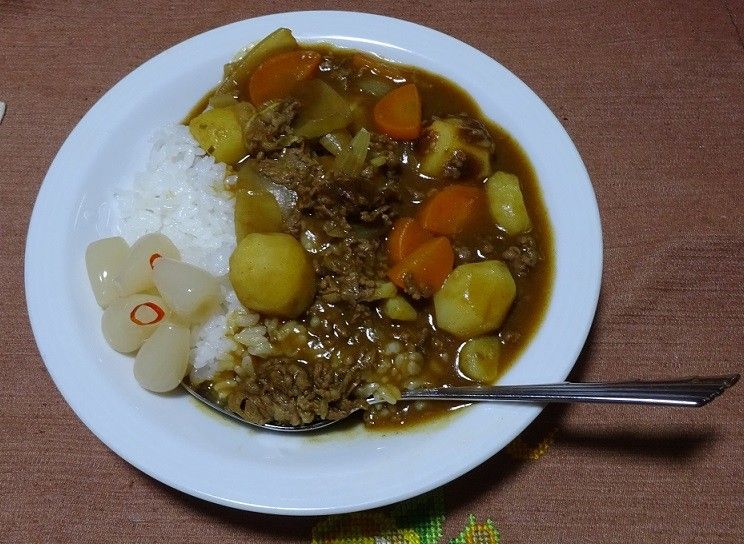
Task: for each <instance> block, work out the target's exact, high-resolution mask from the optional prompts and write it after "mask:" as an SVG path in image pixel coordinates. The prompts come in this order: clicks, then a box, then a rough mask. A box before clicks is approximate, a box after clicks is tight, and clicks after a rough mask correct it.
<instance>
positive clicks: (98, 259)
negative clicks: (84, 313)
mask: <svg viewBox="0 0 744 544" xmlns="http://www.w3.org/2000/svg"><path fill="white" fill-rule="evenodd" d="M128 254H129V244H127V242H126V241H125V240H124V238H121V237H120V236H116V237H114V238H104V239H103V240H98V241H96V242H93V243H92V244H90V245H89V246H88V248H87V249H86V250H85V267H86V268H87V270H88V279H89V280H90V286H91V288H92V289H93V295H94V296H95V297H96V302H97V303H98V304H99V305H100V306H101V307H102V308H105V307H106V306H108V305H109V304H111V302H113V301H114V299H116V298H118V297H119V287H118V285H117V283H116V282H115V281H114V280H115V278H116V276H118V275H119V272H120V271H121V269H122V267H123V266H124V262H125V261H126V258H127V255H128Z"/></svg>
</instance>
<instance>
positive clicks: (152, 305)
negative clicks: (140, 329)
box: [129, 302, 165, 325]
mask: <svg viewBox="0 0 744 544" xmlns="http://www.w3.org/2000/svg"><path fill="white" fill-rule="evenodd" d="M142 306H147V307H148V308H150V309H151V310H152V311H153V312H155V319H153V320H152V321H140V320H139V319H137V315H136V314H137V310H139V309H140V308H142ZM163 317H165V311H164V310H163V309H162V308H161V307H160V306H158V305H157V304H155V303H154V302H143V303H142V304H137V306H135V307H134V309H133V310H132V311H131V312H130V313H129V319H131V320H132V323H134V324H135V325H153V324H155V323H157V322H158V321H160V320H161V319H163Z"/></svg>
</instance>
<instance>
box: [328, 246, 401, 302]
mask: <svg viewBox="0 0 744 544" xmlns="http://www.w3.org/2000/svg"><path fill="white" fill-rule="evenodd" d="M314 263H315V271H316V273H317V275H318V278H319V281H318V295H317V296H318V297H320V299H321V300H323V301H325V302H330V303H338V302H342V301H343V302H347V303H350V304H352V305H354V304H356V303H362V302H367V301H370V300H372V298H373V293H374V292H375V289H376V287H377V285H378V284H379V283H380V280H381V278H382V277H383V276H384V274H385V270H386V263H387V257H386V254H385V248H384V246H383V244H382V243H381V242H380V240H377V239H365V238H357V237H355V236H354V235H353V234H352V233H349V235H348V236H346V237H344V238H341V239H338V240H335V241H334V243H332V244H330V245H329V247H328V248H327V249H326V250H324V251H321V252H320V253H318V254H316V255H315V260H314Z"/></svg>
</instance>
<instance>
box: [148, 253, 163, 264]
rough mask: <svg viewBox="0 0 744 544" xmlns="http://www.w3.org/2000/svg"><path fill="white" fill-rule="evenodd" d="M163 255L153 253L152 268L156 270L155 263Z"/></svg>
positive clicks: (151, 258)
mask: <svg viewBox="0 0 744 544" xmlns="http://www.w3.org/2000/svg"><path fill="white" fill-rule="evenodd" d="M160 257H162V255H161V254H160V253H153V254H152V255H150V268H155V261H157V260H158V259H159V258H160Z"/></svg>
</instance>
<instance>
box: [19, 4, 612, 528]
mask: <svg viewBox="0 0 744 544" xmlns="http://www.w3.org/2000/svg"><path fill="white" fill-rule="evenodd" d="M303 16H314V17H317V16H329V17H339V16H341V17H350V16H351V17H363V18H370V19H374V20H376V21H377V22H380V23H384V22H386V21H394V22H395V23H396V24H401V23H403V24H405V25H412V26H413V27H416V28H417V29H418V30H419V31H422V32H425V33H427V34H431V33H434V35H436V36H437V37H438V38H439V39H444V40H446V41H454V42H456V43H457V44H459V46H461V47H464V48H466V49H467V50H469V53H470V54H473V55H477V56H480V57H483V58H485V59H486V60H487V61H488V62H490V63H493V64H495V66H498V67H499V68H500V69H503V70H505V71H506V72H508V74H509V75H510V76H511V77H512V78H513V79H514V80H516V82H518V83H520V84H521V85H523V87H524V89H525V90H526V91H527V92H529V93H530V94H531V95H532V98H533V99H536V100H538V101H539V102H540V103H541V104H542V105H543V106H544V108H545V110H546V111H547V112H548V113H549V115H550V116H552V117H553V119H554V120H555V122H556V123H557V125H558V127H560V129H561V130H562V131H563V133H564V135H565V137H566V138H567V140H568V142H569V143H570V145H571V147H572V149H573V151H574V152H575V157H574V158H575V160H577V161H578V163H577V164H578V165H579V166H580V168H581V169H583V173H584V176H585V179H586V181H587V185H588V187H587V188H588V190H589V192H590V193H591V197H592V201H593V204H594V206H593V211H594V212H595V214H594V215H595V216H596V217H595V221H596V225H597V226H598V229H599V232H598V233H597V234H598V236H597V240H596V242H597V246H596V247H595V251H594V254H595V255H596V257H597V262H596V263H595V265H596V271H597V272H596V278H595V281H594V283H593V285H592V286H591V287H592V292H591V293H590V294H589V296H590V299H591V301H592V303H591V308H589V312H588V313H589V314H590V317H589V319H588V320H587V323H584V324H582V327H583V328H582V330H581V333H580V334H577V335H576V337H577V338H580V341H579V342H578V349H577V351H576V353H575V356H573V357H572V359H573V362H572V363H571V365H570V366H569V368H568V370H567V371H566V372H565V375H564V376H563V378H565V377H566V376H567V375H568V373H570V371H571V370H572V369H573V367H574V366H575V363H576V359H577V358H578V356H579V354H580V352H581V349H582V347H583V346H584V344H585V342H586V339H587V337H588V334H589V330H590V328H591V325H592V322H593V319H594V316H595V314H596V309H597V303H598V300H599V293H600V289H601V276H602V268H603V266H602V264H603V263H602V260H603V245H602V235H601V221H600V217H599V207H598V204H597V200H596V194H595V193H594V188H593V186H592V185H591V181H590V178H589V174H588V172H587V171H586V167H585V165H584V163H583V161H582V159H581V156H580V155H579V153H578V150H577V148H576V145H575V144H574V142H573V141H572V139H571V138H570V136H569V135H568V133H567V132H566V130H565V128H564V127H563V126H562V125H561V124H560V122H559V121H558V119H557V118H556V116H555V114H553V113H552V111H551V110H550V109H549V108H548V107H547V106H546V105H545V104H544V102H543V101H542V99H541V98H540V97H539V96H538V95H537V94H535V93H534V91H532V90H531V89H530V88H529V87H528V86H527V85H526V84H524V82H522V81H521V79H519V78H518V77H517V76H516V75H514V74H513V73H512V72H511V71H509V70H508V69H507V68H505V67H504V66H503V65H502V64H501V63H499V62H498V61H496V60H495V59H493V58H491V57H489V56H488V55H486V54H485V53H483V52H481V51H479V50H477V49H475V48H474V47H472V46H470V45H468V44H466V43H464V42H462V41H460V40H458V39H457V38H454V37H452V36H449V35H447V34H444V33H442V32H440V31H438V30H435V29H432V28H429V27H426V26H423V25H419V24H417V23H413V22H410V21H406V20H403V19H397V18H393V17H387V16H383V15H376V14H370V13H362V12H355V11H324V10H317V11H316V10H313V11H293V12H286V13H275V14H269V15H263V16H260V17H254V18H249V19H244V20H241V21H235V22H232V23H229V24H227V25H223V26H218V27H215V28H212V29H210V30H207V31H205V32H201V33H199V34H196V35H194V36H191V37H189V38H187V39H185V40H183V41H181V42H179V43H177V44H174V45H172V46H171V47H169V48H167V49H166V50H164V51H162V52H160V53H158V54H157V55H155V56H153V57H151V58H150V59H148V60H146V61H145V62H143V63H142V64H140V65H139V66H138V67H137V68H135V69H134V70H132V71H131V72H129V73H128V74H126V75H125V76H124V77H123V78H121V79H120V80H119V81H118V82H117V83H116V84H115V85H113V86H112V87H111V88H110V89H108V90H107V91H106V92H105V93H104V94H103V95H102V96H101V97H100V98H99V99H98V100H96V102H95V103H94V104H93V105H92V106H91V107H90V108H89V109H88V111H86V113H85V114H84V115H83V117H82V118H81V119H80V121H79V122H78V123H77V124H76V125H75V127H74V128H73V129H72V130H71V132H70V134H69V135H68V136H67V138H66V139H65V141H64V143H63V144H62V145H61V146H60V149H59V151H58V152H57V154H56V155H55V157H54V159H53V160H52V163H51V164H50V166H49V169H48V171H47V173H46V175H45V177H44V180H43V181H42V184H41V185H40V187H39V191H38V195H37V198H36V201H35V204H34V208H33V211H32V214H31V218H30V221H29V225H28V232H27V241H26V250H25V258H24V284H25V294H26V304H27V307H28V310H29V321H30V322H31V328H32V331H33V334H34V339H35V342H36V345H37V348H38V349H39V352H40V354H41V357H42V360H43V361H44V365H45V367H46V368H47V370H48V372H49V374H50V376H51V377H52V380H53V382H54V383H55V386H56V387H57V389H58V390H59V391H60V393H61V394H62V396H63V398H64V399H65V401H66V402H67V404H68V405H69V406H70V407H71V408H72V409H73V411H74V412H75V414H76V416H77V417H78V418H79V419H80V420H81V421H82V422H83V423H84V424H85V426H86V427H87V428H88V429H89V430H90V431H91V432H92V433H93V434H94V435H95V436H96V437H97V438H98V439H99V440H101V441H102V442H103V443H104V444H105V445H106V446H107V447H108V448H109V449H111V450H112V451H113V452H114V453H116V454H117V456H119V457H121V458H122V459H124V460H125V461H127V462H128V463H129V464H131V465H132V466H135V467H136V468H138V469H139V470H141V471H142V472H144V473H146V474H148V475H149V476H150V477H152V478H154V479H156V480H158V481H160V482H162V483H164V484H166V485H168V486H170V487H172V488H174V489H178V490H180V491H183V492H185V493H188V494H190V495H192V496H196V497H199V498H202V499H205V500H208V501H211V502H215V503H218V504H222V505H225V506H230V507H233V508H239V509H245V510H251V511H255V512H262V513H270V514H285V515H318V514H329V513H343V512H351V511H358V510H364V509H368V508H374V507H378V506H383V505H386V504H391V503H393V502H398V501H400V500H405V499H407V498H410V497H412V496H416V495H419V494H421V493H424V492H427V491H430V490H431V489H434V488H436V487H439V486H441V485H443V484H445V483H447V482H450V481H452V480H453V479H455V478H458V477H460V476H461V475H462V474H464V473H466V472H469V471H470V470H472V469H473V468H474V467H476V466H478V465H480V464H481V463H483V462H484V461H485V460H487V459H488V458H490V457H491V456H493V455H494V454H495V453H497V452H498V451H499V450H500V449H501V448H497V449H496V450H495V451H491V452H487V453H485V454H484V455H482V456H481V457H482V458H480V459H476V460H474V461H473V462H472V463H469V464H467V465H464V466H463V467H462V469H461V471H459V473H457V474H447V475H446V476H444V477H442V478H440V479H438V480H434V481H431V482H430V485H429V486H428V488H427V489H423V490H422V489H416V490H412V491H411V492H410V493H408V494H405V493H403V494H400V495H399V496H395V497H388V498H382V499H377V500H371V501H367V502H363V503H360V504H358V505H356V506H354V507H351V508H345V507H329V508H308V509H298V508H282V507H272V506H269V505H260V504H246V503H241V502H236V501H234V500H231V499H228V498H225V497H219V496H215V495H214V494H210V493H204V492H201V491H200V490H198V489H193V488H189V487H186V486H183V485H181V484H179V482H178V481H174V480H172V479H169V478H163V476H162V475H161V474H157V473H154V472H153V470H151V468H150V467H148V466H147V465H146V464H143V463H142V462H140V461H139V460H137V459H133V458H132V457H131V456H129V455H124V454H123V453H122V452H121V451H120V449H119V448H117V447H115V446H114V445H112V444H111V443H110V441H109V440H108V436H107V435H106V434H105V433H102V432H100V429H97V428H95V425H92V424H91V423H90V420H89V418H88V417H86V416H87V414H86V413H85V412H84V411H83V410H82V409H81V408H80V405H79V402H78V401H77V400H76V399H74V398H71V397H70V392H69V390H65V389H64V388H63V387H61V386H60V383H61V382H63V380H62V378H61V376H60V375H58V370H59V369H58V368H57V367H54V365H51V366H50V364H49V363H48V362H47V361H48V357H49V353H48V350H47V349H45V348H46V347H47V346H46V342H45V340H44V338H43V330H42V328H41V325H40V320H39V316H38V315H37V314H36V310H37V305H36V301H34V300H33V294H34V285H33V283H32V281H33V277H34V275H33V272H34V254H33V251H32V250H33V249H34V247H35V245H34V244H38V242H37V240H38V238H39V234H38V232H37V230H38V228H39V227H38V225H39V222H40V219H39V217H40V215H41V213H42V207H43V203H44V201H45V199H47V198H48V196H49V195H48V193H49V191H50V189H49V186H50V183H47V179H52V178H53V177H54V176H53V174H56V170H57V169H59V168H60V166H59V165H60V163H61V160H62V159H61V158H60V157H62V156H64V153H65V150H66V148H67V146H68V142H70V141H71V140H72V139H73V137H74V136H75V134H76V133H77V131H78V129H79V127H81V126H84V124H85V123H86V119H88V118H89V115H90V114H91V112H92V111H94V110H95V109H96V108H98V107H99V104H101V103H102V102H103V103H105V101H106V100H107V99H108V98H107V97H110V96H112V94H114V93H115V92H117V91H116V90H117V89H118V88H120V87H122V86H125V84H126V82H127V81H129V80H130V78H133V77H135V75H136V74H139V73H141V72H142V71H144V70H146V68H147V67H148V66H150V65H153V64H157V63H158V62H160V59H162V58H164V57H167V56H168V55H172V54H174V51H176V52H177V50H178V48H180V47H184V44H185V43H187V42H189V41H190V40H194V39H197V38H200V37H203V36H205V35H208V34H210V33H214V32H226V31H227V29H230V28H231V27H239V26H240V25H244V24H246V23H247V22H256V21H268V20H274V19H281V18H292V17H303ZM554 234H555V233H554ZM556 274H557V272H556ZM554 281H555V280H554ZM584 329H585V330H584ZM42 345H44V347H42ZM541 411H542V408H541V407H538V406H533V407H530V409H529V410H527V415H526V417H525V420H526V423H525V424H524V425H523V426H520V428H518V429H517V430H516V431H515V432H514V436H516V435H518V434H519V433H521V432H522V431H523V430H524V428H525V427H526V426H527V425H529V423H531V422H532V421H533V420H534V419H535V418H536V417H537V415H539V413H540V412H541ZM81 412H82V413H81ZM514 436H512V437H511V438H514ZM511 438H510V439H511Z"/></svg>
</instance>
